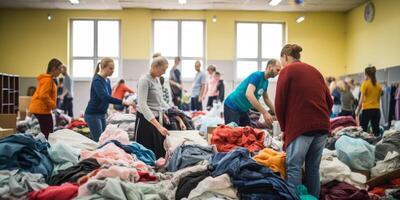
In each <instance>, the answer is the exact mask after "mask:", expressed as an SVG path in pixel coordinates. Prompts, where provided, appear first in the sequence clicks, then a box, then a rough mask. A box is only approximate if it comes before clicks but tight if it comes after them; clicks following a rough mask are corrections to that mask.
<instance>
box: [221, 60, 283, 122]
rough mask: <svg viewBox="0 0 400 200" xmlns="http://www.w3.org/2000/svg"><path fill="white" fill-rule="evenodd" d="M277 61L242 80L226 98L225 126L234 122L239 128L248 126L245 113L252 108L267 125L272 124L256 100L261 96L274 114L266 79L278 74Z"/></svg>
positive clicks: (279, 68) (268, 115)
mask: <svg viewBox="0 0 400 200" xmlns="http://www.w3.org/2000/svg"><path fill="white" fill-rule="evenodd" d="M280 70H281V65H280V63H279V61H277V60H275V59H271V60H269V61H268V63H267V66H266V67H265V71H257V72H254V73H252V74H250V75H249V76H248V77H247V78H246V79H244V80H243V81H242V82H241V83H240V84H239V86H238V87H237V88H236V89H235V90H234V91H233V92H232V93H231V94H230V95H229V96H228V97H227V98H226V100H225V102H224V118H225V124H228V123H230V122H235V123H236V124H238V125H239V126H248V125H250V118H249V115H248V114H247V112H248V111H249V110H250V109H251V108H252V107H253V108H255V109H256V110H258V111H259V112H260V113H261V114H262V115H263V118H264V120H265V122H267V123H268V124H272V117H271V115H270V114H269V113H268V112H267V111H266V110H265V109H264V108H263V106H262V105H261V104H260V102H259V101H258V99H259V98H260V97H261V96H263V99H264V102H265V104H266V105H267V106H268V107H269V108H270V109H271V111H272V112H273V113H275V109H274V106H273V104H272V102H271V100H270V99H269V97H268V94H267V88H268V83H269V81H268V79H269V78H274V77H276V76H277V75H278V74H279V71H280Z"/></svg>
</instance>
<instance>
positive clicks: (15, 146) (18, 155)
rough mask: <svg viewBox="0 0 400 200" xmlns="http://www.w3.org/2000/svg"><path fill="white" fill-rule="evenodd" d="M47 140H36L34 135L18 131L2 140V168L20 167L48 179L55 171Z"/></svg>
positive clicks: (0, 152) (0, 142) (0, 156)
mask: <svg viewBox="0 0 400 200" xmlns="http://www.w3.org/2000/svg"><path fill="white" fill-rule="evenodd" d="M49 146H50V145H49V144H48V143H47V142H41V141H39V140H35V139H34V138H33V136H32V135H28V134H22V133H17V134H15V135H12V136H9V137H6V138H3V139H1V140H0V170H3V169H4V170H13V169H19V170H21V171H26V172H30V173H33V174H43V176H44V178H45V179H46V180H48V179H49V178H50V176H51V173H52V171H53V162H52V161H51V159H50V156H49V153H48V151H47V148H48V147H49Z"/></svg>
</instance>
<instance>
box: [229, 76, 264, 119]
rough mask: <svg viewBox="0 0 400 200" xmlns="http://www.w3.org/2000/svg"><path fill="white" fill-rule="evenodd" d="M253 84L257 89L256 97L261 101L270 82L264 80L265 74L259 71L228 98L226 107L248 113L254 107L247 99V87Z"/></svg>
mask: <svg viewBox="0 0 400 200" xmlns="http://www.w3.org/2000/svg"><path fill="white" fill-rule="evenodd" d="M250 84H252V85H254V86H255V87H256V90H255V91H254V96H255V97H256V99H259V98H260V97H261V96H262V95H263V94H264V92H265V91H267V88H268V80H266V79H265V78H264V72H263V71H258V72H254V73H252V74H250V76H248V77H247V78H246V79H244V80H243V81H242V82H241V83H240V84H239V86H237V87H236V89H235V90H234V91H233V92H232V93H231V94H230V95H229V96H228V97H227V98H226V100H225V105H226V106H228V107H229V108H230V109H232V110H235V111H237V112H247V111H249V110H250V108H251V107H252V105H251V103H250V101H249V100H248V99H247V98H246V90H247V87H248V86H249V85H250Z"/></svg>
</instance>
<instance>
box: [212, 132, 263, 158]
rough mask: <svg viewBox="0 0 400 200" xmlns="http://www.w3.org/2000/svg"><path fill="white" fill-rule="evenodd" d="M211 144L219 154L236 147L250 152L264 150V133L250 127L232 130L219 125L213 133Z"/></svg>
mask: <svg viewBox="0 0 400 200" xmlns="http://www.w3.org/2000/svg"><path fill="white" fill-rule="evenodd" d="M211 144H215V145H216V146H217V149H218V151H221V152H228V151H230V150H232V149H234V148H236V147H245V148H247V149H249V150H250V151H251V152H254V151H260V150H262V149H263V148H264V132H263V131H261V130H257V129H253V128H251V127H238V128H232V127H229V126H225V125H221V126H219V127H217V128H216V129H215V130H214V131H213V134H212V138H211Z"/></svg>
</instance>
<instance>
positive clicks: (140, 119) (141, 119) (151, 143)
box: [134, 112, 165, 159]
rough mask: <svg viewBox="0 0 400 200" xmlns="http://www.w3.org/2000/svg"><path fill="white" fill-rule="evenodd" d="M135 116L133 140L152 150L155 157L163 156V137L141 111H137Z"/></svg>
mask: <svg viewBox="0 0 400 200" xmlns="http://www.w3.org/2000/svg"><path fill="white" fill-rule="evenodd" d="M136 116H137V120H136V123H135V138H134V140H135V141H136V142H138V143H139V144H142V145H143V146H144V147H146V148H147V149H150V150H151V151H153V152H154V154H155V155H156V158H157V159H158V158H161V157H164V156H165V150H164V148H163V143H164V140H165V137H164V136H163V135H161V133H160V132H159V131H158V130H157V128H156V127H155V126H154V125H153V124H151V123H150V122H149V121H147V119H146V118H145V116H144V115H143V114H142V113H140V112H137V113H136Z"/></svg>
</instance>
